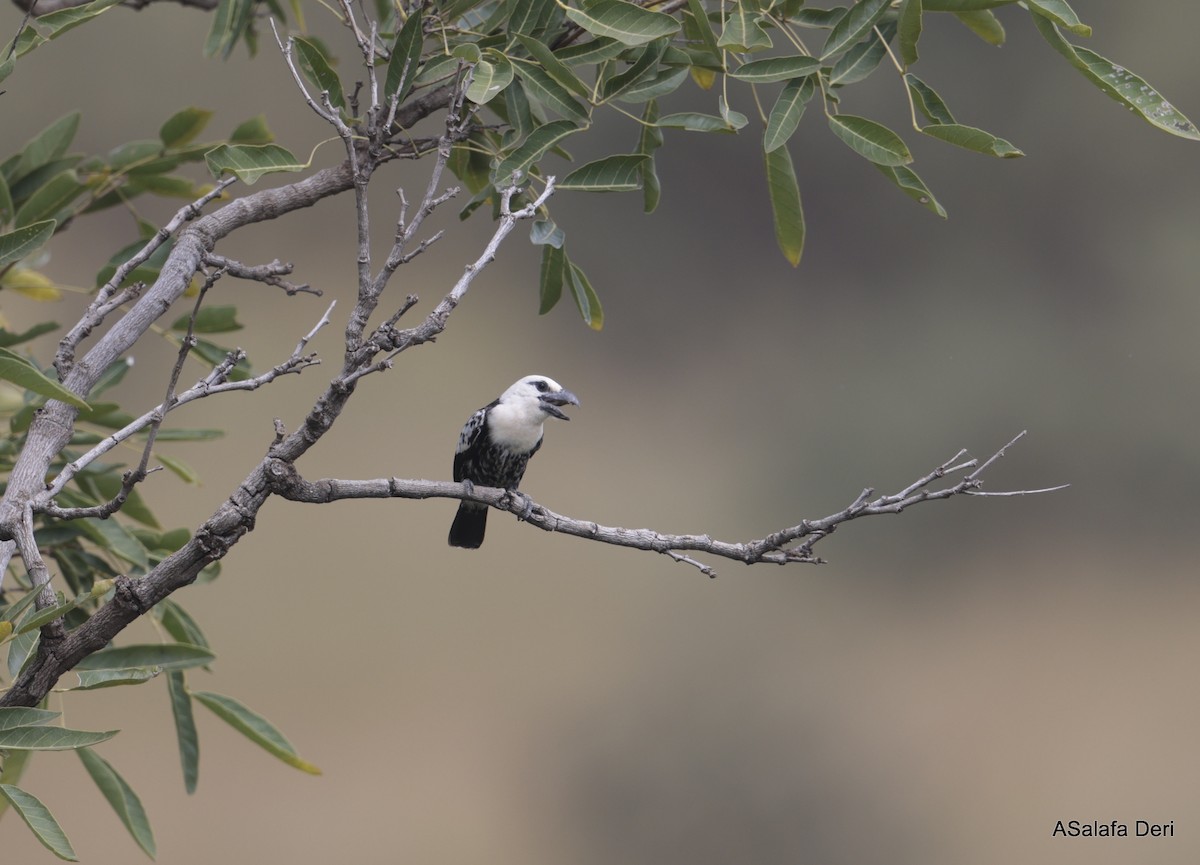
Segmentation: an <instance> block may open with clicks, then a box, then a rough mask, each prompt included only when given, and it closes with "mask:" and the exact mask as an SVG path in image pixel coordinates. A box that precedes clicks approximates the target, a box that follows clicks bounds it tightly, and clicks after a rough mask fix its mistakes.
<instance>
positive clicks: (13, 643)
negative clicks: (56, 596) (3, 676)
mask: <svg viewBox="0 0 1200 865" xmlns="http://www.w3.org/2000/svg"><path fill="white" fill-rule="evenodd" d="M31 594H34V595H36V594H37V592H31ZM30 615H34V613H33V612H30ZM40 639H41V634H40V633H39V632H37V631H29V632H28V633H25V634H21V635H20V636H17V637H13V638H12V639H11V640H10V641H9V643H8V676H9V678H10V679H15V678H16V677H17V676H18V675H19V674H20V672H21V668H22V667H24V666H25V664H26V663H27V662H28V661H29V659H30V658H31V657H33V653H34V650H36V649H37V644H38V641H39V640H40Z"/></svg>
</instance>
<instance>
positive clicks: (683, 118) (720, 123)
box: [658, 111, 734, 132]
mask: <svg viewBox="0 0 1200 865" xmlns="http://www.w3.org/2000/svg"><path fill="white" fill-rule="evenodd" d="M658 125H659V127H661V128H664V129H684V130H687V131H688V132H733V131H734V129H733V127H732V126H730V125H729V124H728V123H727V122H725V120H724V118H721V117H714V116H713V115H711V114H697V113H696V112H694V111H682V112H679V113H678V114H668V115H667V116H666V117H660V118H659V120H658Z"/></svg>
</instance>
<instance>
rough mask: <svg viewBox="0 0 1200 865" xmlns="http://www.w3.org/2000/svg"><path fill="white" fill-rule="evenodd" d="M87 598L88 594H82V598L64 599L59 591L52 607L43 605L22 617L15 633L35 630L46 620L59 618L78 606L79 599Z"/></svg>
mask: <svg viewBox="0 0 1200 865" xmlns="http://www.w3.org/2000/svg"><path fill="white" fill-rule="evenodd" d="M87 599H88V596H87V595H84V596H83V597H82V598H75V599H74V600H70V601H64V600H63V599H62V594H61V593H59V595H58V603H56V604H55V605H54V606H52V607H44V608H43V609H40V610H38V611H37V612H36V613H34V614H33V615H30V616H27V617H26V618H24V619H22V620H21V627H19V628H17V630H16V633H18V634H27V633H29V632H30V631H36V630H37V629H38V628H40V627H41V626H42V625H44V624H46V623H47V622H53V621H54V620H55V619H57V618H60V617H61V616H63V615H64V614H66V613H69V612H70V611H71V610H73V609H75V608H76V607H78V606H79V603H80V601H85V600H87Z"/></svg>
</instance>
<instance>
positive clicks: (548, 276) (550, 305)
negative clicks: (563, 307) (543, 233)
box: [538, 244, 567, 315]
mask: <svg viewBox="0 0 1200 865" xmlns="http://www.w3.org/2000/svg"><path fill="white" fill-rule="evenodd" d="M566 261H567V257H566V254H565V253H564V252H563V251H562V247H561V246H551V245H550V244H546V245H545V246H543V247H542V265H541V270H540V274H539V279H538V315H545V314H546V313H548V312H549V311H550V310H552V309H554V305H555V304H556V303H558V301H559V298H561V297H562V290H563V282H564V281H565V279H566V266H567V265H566Z"/></svg>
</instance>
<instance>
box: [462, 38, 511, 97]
mask: <svg viewBox="0 0 1200 865" xmlns="http://www.w3.org/2000/svg"><path fill="white" fill-rule="evenodd" d="M485 56H487V57H488V58H490V59H487V60H480V61H479V62H478V63H477V64H475V72H474V74H473V75H472V76H471V86H469V87H468V88H467V98H468V99H470V100H471V101H472V102H474V103H475V104H476V105H486V104H487V103H488V102H491V101H492V99H493V98H494V97H495V96H498V95H499V94H500V93H502V92H503V91H504V89H505V88H506V87H508V85H509V84H511V83H512V80H513V75H514V73H513V67H512V63H510V62H509V61H508V58H507V57H505V56H504V55H502V54H497V53H496V52H494V51H492V50H491V49H489V50H488V51H487V52H485Z"/></svg>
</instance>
